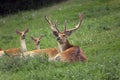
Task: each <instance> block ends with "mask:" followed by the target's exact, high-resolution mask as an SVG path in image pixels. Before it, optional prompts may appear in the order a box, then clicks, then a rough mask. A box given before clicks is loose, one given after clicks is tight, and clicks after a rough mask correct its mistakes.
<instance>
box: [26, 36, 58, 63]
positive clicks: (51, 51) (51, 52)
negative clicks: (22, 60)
mask: <svg viewBox="0 0 120 80" xmlns="http://www.w3.org/2000/svg"><path fill="white" fill-rule="evenodd" d="M41 38H42V36H39V37H37V38H34V37H32V36H31V39H32V40H33V41H34V44H35V50H32V51H27V52H25V53H24V56H30V57H34V56H35V55H40V56H41V55H44V54H46V55H47V56H48V59H49V61H51V60H53V59H54V57H55V56H56V55H57V53H58V50H57V48H46V49H40V45H39V44H40V40H41Z"/></svg>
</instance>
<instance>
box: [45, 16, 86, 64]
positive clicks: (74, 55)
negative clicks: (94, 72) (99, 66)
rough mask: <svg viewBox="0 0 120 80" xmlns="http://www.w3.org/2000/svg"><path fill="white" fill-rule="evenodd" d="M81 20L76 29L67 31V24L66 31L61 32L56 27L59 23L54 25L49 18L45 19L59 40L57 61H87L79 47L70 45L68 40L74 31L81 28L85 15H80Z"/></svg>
mask: <svg viewBox="0 0 120 80" xmlns="http://www.w3.org/2000/svg"><path fill="white" fill-rule="evenodd" d="M79 18H80V22H79V23H78V24H77V25H76V26H75V28H73V29H70V30H67V29H66V22H65V27H64V31H63V32H60V31H59V29H58V28H57V27H56V26H57V23H54V24H53V23H52V22H51V20H50V19H49V18H48V17H47V16H46V17H45V19H46V20H47V22H48V23H49V25H50V28H51V29H52V32H53V34H54V36H55V37H56V38H57V43H58V50H59V53H58V54H57V55H56V56H55V58H54V60H55V61H64V62H74V61H86V60H87V59H86V56H85V55H84V53H83V51H82V50H81V49H80V48H79V47H78V46H74V45H72V44H70V43H69V41H68V39H67V38H68V37H69V36H70V35H71V34H72V32H73V31H75V30H77V29H78V28H79V27H80V26H81V23H82V20H83V15H80V16H79Z"/></svg>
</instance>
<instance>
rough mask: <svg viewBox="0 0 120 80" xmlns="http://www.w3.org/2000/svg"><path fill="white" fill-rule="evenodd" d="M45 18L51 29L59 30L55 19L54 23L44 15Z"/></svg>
mask: <svg viewBox="0 0 120 80" xmlns="http://www.w3.org/2000/svg"><path fill="white" fill-rule="evenodd" d="M45 19H46V20H47V22H48V23H49V25H50V28H51V29H52V30H53V31H57V32H59V30H58V29H57V27H56V26H57V21H56V23H55V24H53V23H52V22H51V20H50V19H49V18H48V17H47V16H45Z"/></svg>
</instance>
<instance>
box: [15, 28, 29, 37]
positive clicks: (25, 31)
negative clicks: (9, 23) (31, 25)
mask: <svg viewBox="0 0 120 80" xmlns="http://www.w3.org/2000/svg"><path fill="white" fill-rule="evenodd" d="M28 31H29V29H28V28H27V29H26V30H24V31H19V30H16V33H17V34H19V35H20V38H21V39H25V36H26V33H27V32H28Z"/></svg>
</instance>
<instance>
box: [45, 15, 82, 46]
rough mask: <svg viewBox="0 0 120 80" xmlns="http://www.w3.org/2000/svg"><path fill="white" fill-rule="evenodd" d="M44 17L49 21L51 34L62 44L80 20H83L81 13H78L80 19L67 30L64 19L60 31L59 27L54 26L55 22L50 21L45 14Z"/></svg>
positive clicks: (79, 24)
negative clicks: (63, 24)
mask: <svg viewBox="0 0 120 80" xmlns="http://www.w3.org/2000/svg"><path fill="white" fill-rule="evenodd" d="M45 19H46V20H47V22H48V23H49V25H50V28H51V29H52V32H53V34H54V35H55V37H56V38H57V41H58V42H59V43H60V44H64V43H66V42H67V38H68V37H69V36H70V35H71V34H72V32H73V31H75V30H77V29H78V28H79V27H80V26H81V23H82V20H83V15H82V14H80V15H79V19H80V21H79V23H78V24H77V25H76V26H75V27H74V28H73V29H69V30H67V29H66V21H65V26H64V31H63V32H60V31H59V29H58V28H57V27H56V26H57V22H56V23H52V22H51V20H50V19H49V18H48V17H47V16H45Z"/></svg>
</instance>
